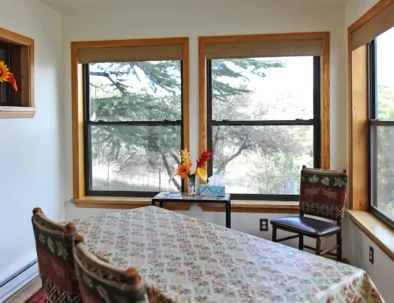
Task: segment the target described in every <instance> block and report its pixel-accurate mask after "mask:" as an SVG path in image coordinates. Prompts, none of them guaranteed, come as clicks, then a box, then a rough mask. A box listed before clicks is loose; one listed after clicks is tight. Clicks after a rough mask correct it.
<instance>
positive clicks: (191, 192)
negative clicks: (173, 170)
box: [187, 175, 196, 196]
mask: <svg viewBox="0 0 394 303" xmlns="http://www.w3.org/2000/svg"><path fill="white" fill-rule="evenodd" d="M187 195H188V196H195V195H196V176H195V175H189V176H187Z"/></svg>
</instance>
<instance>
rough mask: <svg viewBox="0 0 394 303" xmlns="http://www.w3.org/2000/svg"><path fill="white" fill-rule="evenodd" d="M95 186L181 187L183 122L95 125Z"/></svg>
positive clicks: (112, 188)
mask: <svg viewBox="0 0 394 303" xmlns="http://www.w3.org/2000/svg"><path fill="white" fill-rule="evenodd" d="M89 132H90V137H91V138H90V152H91V159H92V167H91V174H92V188H91V189H92V190H103V191H178V190H180V185H179V183H180V182H179V180H173V181H171V182H170V181H169V180H170V176H172V173H173V172H174V167H175V165H176V163H177V162H176V161H175V159H177V161H179V160H180V159H179V150H180V149H181V126H130V125H112V126H109V125H108V126H107V125H105V126H91V127H90V129H89Z"/></svg>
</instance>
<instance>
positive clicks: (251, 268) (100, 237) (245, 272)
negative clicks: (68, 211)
mask: <svg viewBox="0 0 394 303" xmlns="http://www.w3.org/2000/svg"><path fill="white" fill-rule="evenodd" d="M74 223H75V225H76V227H77V230H78V232H79V233H80V234H82V235H83V236H84V238H85V242H86V244H87V246H88V247H89V249H90V250H91V251H92V252H93V253H95V254H96V255H97V256H99V257H101V258H103V259H105V260H107V261H108V262H109V263H111V264H113V265H117V266H120V267H137V268H138V269H139V271H140V273H141V275H142V276H143V277H144V279H145V282H146V284H147V285H148V286H151V287H154V288H155V289H158V290H159V291H160V292H161V293H162V294H163V295H164V296H165V297H167V298H168V299H169V302H171V301H174V302H212V303H218V302H226V303H244V302H245V303H246V302H248V303H251V302H292V303H295V302H327V303H328V302H357V303H359V302H360V303H361V302H384V301H383V299H382V298H381V297H380V295H379V293H378V292H377V290H376V288H375V286H374V284H373V282H372V281H371V280H370V278H369V277H368V275H367V274H366V273H365V272H364V271H363V270H361V269H359V268H356V267H353V266H350V265H347V264H343V263H339V262H336V261H332V260H329V259H326V258H323V257H319V256H315V255H313V254H310V253H307V252H303V251H299V250H296V249H293V248H291V247H287V246H284V245H281V244H278V243H273V242H270V241H267V240H264V239H261V238H258V237H255V236H252V235H248V234H245V233H242V232H238V231H235V230H231V229H227V228H224V227H222V226H218V225H216V224H212V223H208V222H205V221H202V220H199V219H195V218H192V217H189V216H185V215H182V214H179V213H176V212H171V211H167V210H165V209H161V208H159V207H155V206H147V207H142V208H138V209H133V210H124V211H119V212H110V213H106V214H103V215H99V216H95V217H89V218H86V219H78V220H75V221H74Z"/></svg>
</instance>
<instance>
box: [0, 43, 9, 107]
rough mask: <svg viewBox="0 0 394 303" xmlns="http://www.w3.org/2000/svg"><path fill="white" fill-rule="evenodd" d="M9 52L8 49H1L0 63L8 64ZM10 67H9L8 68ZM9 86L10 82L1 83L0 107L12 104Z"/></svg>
mask: <svg viewBox="0 0 394 303" xmlns="http://www.w3.org/2000/svg"><path fill="white" fill-rule="evenodd" d="M7 59H8V52H7V50H6V49H1V48H0V61H4V62H5V64H7V66H8V65H9V64H8V62H7V61H8V60H7ZM8 67H9V66H8ZM7 86H10V84H9V83H8V82H2V83H0V105H4V104H7V103H8V102H10V101H11V100H9V98H10V93H9V92H8V90H9V88H8V87H7Z"/></svg>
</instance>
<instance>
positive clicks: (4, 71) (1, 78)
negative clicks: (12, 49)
mask: <svg viewBox="0 0 394 303" xmlns="http://www.w3.org/2000/svg"><path fill="white" fill-rule="evenodd" d="M2 82H8V83H10V84H11V86H12V87H13V89H14V90H15V91H16V92H17V91H18V86H17V85H16V81H15V77H14V74H13V73H11V72H10V70H9V69H8V67H7V65H6V64H5V63H4V61H0V83H2Z"/></svg>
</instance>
